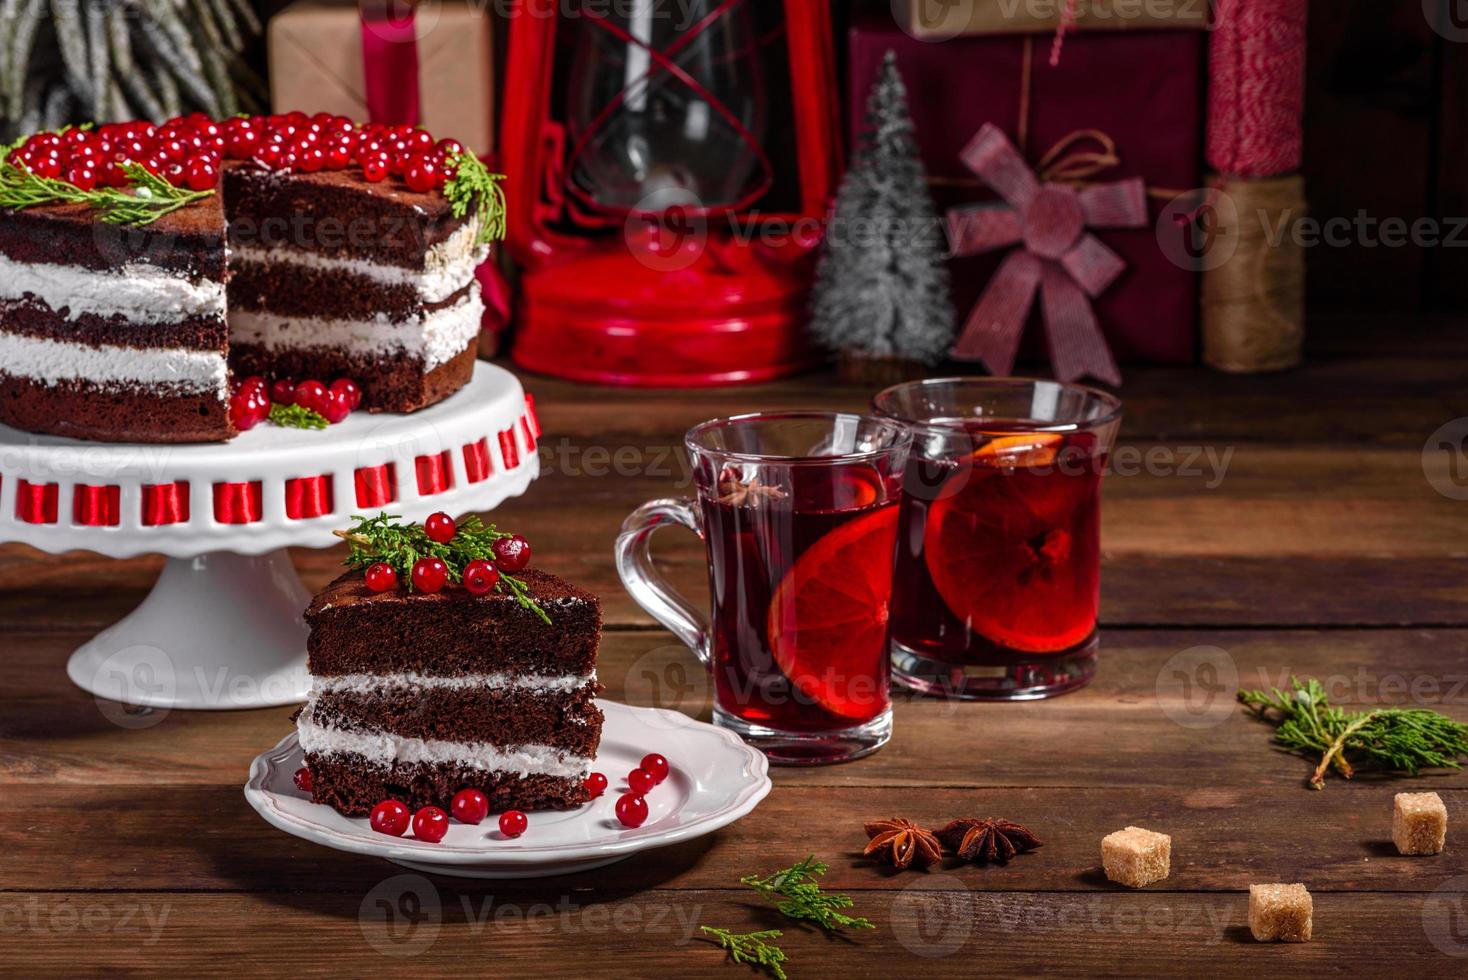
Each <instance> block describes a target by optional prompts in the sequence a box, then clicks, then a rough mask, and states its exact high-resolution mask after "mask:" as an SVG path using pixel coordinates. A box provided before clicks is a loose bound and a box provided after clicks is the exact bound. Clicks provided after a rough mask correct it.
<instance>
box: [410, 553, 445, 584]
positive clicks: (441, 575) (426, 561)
mask: <svg viewBox="0 0 1468 980" xmlns="http://www.w3.org/2000/svg"><path fill="white" fill-rule="evenodd" d="M448 580H449V569H448V566H447V565H445V564H444V563H443V559H442V558H419V559H418V560H417V561H415V562H413V588H415V589H417V590H418V591H419V592H441V591H443V587H444V584H445V583H446V582H448Z"/></svg>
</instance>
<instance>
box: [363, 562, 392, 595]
mask: <svg viewBox="0 0 1468 980" xmlns="http://www.w3.org/2000/svg"><path fill="white" fill-rule="evenodd" d="M397 587H398V573H397V572H396V571H395V570H394V569H393V567H392V566H391V565H389V564H388V563H387V562H385V561H380V562H378V563H377V564H375V565H369V566H367V588H369V589H371V590H372V591H373V592H391V591H392V590H393V589H396V588H397Z"/></svg>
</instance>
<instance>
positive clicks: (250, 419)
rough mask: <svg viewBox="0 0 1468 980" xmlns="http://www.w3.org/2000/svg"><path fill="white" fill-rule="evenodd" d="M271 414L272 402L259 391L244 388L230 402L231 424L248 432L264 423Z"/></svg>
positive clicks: (241, 430)
mask: <svg viewBox="0 0 1468 980" xmlns="http://www.w3.org/2000/svg"><path fill="white" fill-rule="evenodd" d="M269 414H270V401H269V400H268V399H267V398H266V397H265V396H264V395H262V394H261V393H260V392H258V391H254V390H253V389H246V388H242V389H240V390H239V391H237V392H235V393H234V395H233V396H232V397H231V398H230V400H229V423H230V425H232V426H234V427H235V428H236V429H237V430H239V431H240V432H247V431H249V430H250V429H253V428H254V427H255V426H257V425H259V424H260V423H261V422H264V421H265V419H266V417H267V416H268V415H269Z"/></svg>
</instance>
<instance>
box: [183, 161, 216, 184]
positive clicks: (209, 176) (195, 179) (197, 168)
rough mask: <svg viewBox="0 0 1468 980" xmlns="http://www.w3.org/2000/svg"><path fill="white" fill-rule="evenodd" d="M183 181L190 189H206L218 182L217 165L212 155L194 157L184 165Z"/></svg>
mask: <svg viewBox="0 0 1468 980" xmlns="http://www.w3.org/2000/svg"><path fill="white" fill-rule="evenodd" d="M184 183H185V184H187V185H188V188H189V190H191V191H207V190H210V189H211V188H213V187H214V186H215V185H216V184H218V183H219V167H218V165H217V164H216V163H215V162H214V160H213V158H212V157H194V158H193V159H192V160H190V161H189V162H188V163H187V164H186V165H185V166H184Z"/></svg>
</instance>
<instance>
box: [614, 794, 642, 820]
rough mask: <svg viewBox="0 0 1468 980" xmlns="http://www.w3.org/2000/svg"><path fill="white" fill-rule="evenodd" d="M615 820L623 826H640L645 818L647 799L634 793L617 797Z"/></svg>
mask: <svg viewBox="0 0 1468 980" xmlns="http://www.w3.org/2000/svg"><path fill="white" fill-rule="evenodd" d="M617 820H618V821H619V822H620V823H621V824H622V826H623V827H641V826H642V824H643V822H644V821H646V820H647V801H646V800H644V799H643V798H642V797H640V796H638V795H637V794H636V793H623V794H622V795H621V796H619V797H617Z"/></svg>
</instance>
